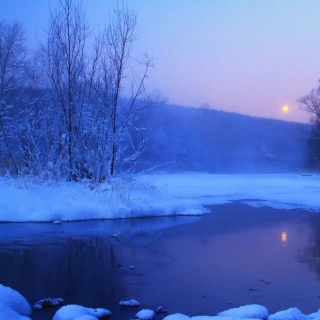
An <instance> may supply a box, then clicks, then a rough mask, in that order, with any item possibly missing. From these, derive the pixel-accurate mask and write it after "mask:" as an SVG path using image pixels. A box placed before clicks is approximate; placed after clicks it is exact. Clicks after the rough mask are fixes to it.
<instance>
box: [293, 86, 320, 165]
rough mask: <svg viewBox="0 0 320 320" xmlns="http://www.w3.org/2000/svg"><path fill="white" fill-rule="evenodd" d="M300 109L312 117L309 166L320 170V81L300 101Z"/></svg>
mask: <svg viewBox="0 0 320 320" xmlns="http://www.w3.org/2000/svg"><path fill="white" fill-rule="evenodd" d="M298 102H299V103H300V108H301V109H302V110H304V111H306V112H307V113H309V115H310V122H311V125H312V129H311V131H310V134H309V138H308V146H309V151H310V155H309V165H310V167H311V168H312V169H316V170H319V169H320V81H319V82H318V86H317V87H316V88H314V89H312V90H311V92H310V93H309V94H307V95H305V96H303V97H301V98H300V99H298Z"/></svg>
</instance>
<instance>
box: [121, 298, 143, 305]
mask: <svg viewBox="0 0 320 320" xmlns="http://www.w3.org/2000/svg"><path fill="white" fill-rule="evenodd" d="M119 305H120V306H121V307H139V306H140V302H138V301H137V300H134V299H131V300H124V301H120V302H119Z"/></svg>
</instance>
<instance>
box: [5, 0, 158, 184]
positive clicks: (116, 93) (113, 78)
mask: <svg viewBox="0 0 320 320" xmlns="http://www.w3.org/2000/svg"><path fill="white" fill-rule="evenodd" d="M135 27H136V15H135V14H134V13H133V12H132V11H130V10H128V8H127V7H126V6H124V5H118V6H117V7H116V8H115V9H114V14H113V16H112V17H111V18H110V21H109V25H108V26H107V27H106V28H105V29H104V30H102V31H101V32H100V34H99V35H95V36H93V33H92V30H91V29H90V27H89V24H88V22H87V20H86V17H85V10H84V8H83V7H82V5H81V2H80V1H77V0H58V6H57V8H56V9H55V10H53V11H52V12H51V13H50V22H49V26H48V27H47V29H46V30H47V34H46V39H45V40H44V41H43V42H41V43H39V48H38V50H37V52H36V53H35V54H33V55H30V54H29V53H28V51H27V48H26V46H25V38H24V31H23V28H22V26H21V25H20V24H19V23H17V22H15V23H7V22H5V21H1V22H0V174H1V175H12V176H19V175H33V176H38V177H40V178H44V179H60V178H66V179H67V180H69V181H70V180H78V179H82V178H89V179H91V180H93V181H96V182H101V181H103V180H106V179H108V177H110V176H112V175H114V174H115V172H116V171H117V170H120V169H121V168H122V166H123V165H126V167H128V165H130V164H134V163H135V161H136V159H137V157H138V156H139V154H140V153H141V151H142V149H143V147H144V146H143V141H140V142H139V144H138V145H134V144H133V143H132V141H131V139H130V137H129V131H128V129H129V127H130V124H131V123H132V121H134V119H135V118H136V117H137V115H138V113H139V111H140V109H143V108H145V107H147V106H149V105H150V104H151V105H152V104H153V103H154V100H153V99H152V97H150V96H147V94H146V92H145V80H146V78H147V75H148V70H149V68H150V67H152V61H151V59H150V58H149V57H147V56H143V58H142V59H141V61H138V60H137V59H133V57H132V47H133V45H134V41H135V39H136V35H135ZM89 40H90V41H89ZM89 42H90V45H89ZM136 65H138V68H137V69H135V66H136ZM124 95H125V96H127V97H130V98H127V99H126V100H123V99H122V98H121V97H122V96H124ZM137 99H139V107H137V106H136V101H137ZM127 147H128V148H131V149H132V150H131V151H130V152H129V151H128V148H127Z"/></svg>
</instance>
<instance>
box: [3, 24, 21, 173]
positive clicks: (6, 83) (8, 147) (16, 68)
mask: <svg viewBox="0 0 320 320" xmlns="http://www.w3.org/2000/svg"><path fill="white" fill-rule="evenodd" d="M24 42H25V39H24V31H23V29H22V26H21V25H20V24H19V23H17V22H14V23H6V22H4V21H0V154H1V155H0V157H1V159H0V161H1V167H5V168H6V169H7V170H9V171H10V172H11V173H13V174H18V171H19V164H18V158H17V157H18V155H17V154H18V153H19V148H18V144H17V141H16V138H17V137H16V127H15V123H14V116H15V114H16V110H15V101H16V98H17V93H18V90H19V87H20V86H21V85H22V82H23V79H24V78H23V73H24V67H25V60H26V52H27V50H26V48H25V46H24Z"/></svg>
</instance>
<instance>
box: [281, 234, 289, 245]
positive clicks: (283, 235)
mask: <svg viewBox="0 0 320 320" xmlns="http://www.w3.org/2000/svg"><path fill="white" fill-rule="evenodd" d="M287 240H288V235H287V232H285V231H282V232H281V241H282V242H283V243H284V244H285V243H286V242H287Z"/></svg>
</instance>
